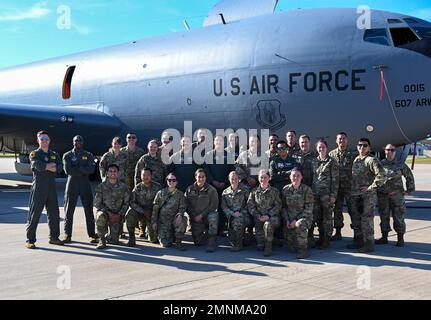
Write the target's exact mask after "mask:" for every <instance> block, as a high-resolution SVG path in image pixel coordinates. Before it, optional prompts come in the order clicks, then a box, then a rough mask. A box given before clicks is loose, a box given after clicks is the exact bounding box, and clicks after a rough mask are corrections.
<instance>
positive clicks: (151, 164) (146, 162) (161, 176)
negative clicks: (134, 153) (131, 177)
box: [135, 140, 168, 186]
mask: <svg viewBox="0 0 431 320" xmlns="http://www.w3.org/2000/svg"><path fill="white" fill-rule="evenodd" d="M157 151H158V144H157V141H156V140H151V141H150V142H148V153H147V154H145V155H143V156H142V157H141V159H139V161H138V163H137V164H136V169H135V185H138V183H140V182H141V171H142V169H144V168H149V169H151V171H152V172H153V175H152V176H153V181H154V182H157V183H158V184H160V185H161V186H164V185H165V178H166V175H167V174H168V167H167V166H166V165H165V164H164V163H163V161H162V159H161V158H160V157H158V156H157Z"/></svg>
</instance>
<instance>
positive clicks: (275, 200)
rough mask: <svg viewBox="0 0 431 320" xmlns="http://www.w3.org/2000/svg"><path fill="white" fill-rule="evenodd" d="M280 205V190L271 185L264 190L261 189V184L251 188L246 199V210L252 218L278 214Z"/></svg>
mask: <svg viewBox="0 0 431 320" xmlns="http://www.w3.org/2000/svg"><path fill="white" fill-rule="evenodd" d="M281 207H282V204H281V199H280V192H279V191H278V190H277V189H276V188H274V187H271V186H269V187H268V188H267V189H266V190H263V189H262V187H261V186H258V187H257V188H255V189H253V191H252V192H251V193H250V196H249V197H248V201H247V208H248V212H250V214H251V215H252V216H253V217H254V218H259V217H261V216H265V215H268V216H270V217H274V216H279V215H280V211H281Z"/></svg>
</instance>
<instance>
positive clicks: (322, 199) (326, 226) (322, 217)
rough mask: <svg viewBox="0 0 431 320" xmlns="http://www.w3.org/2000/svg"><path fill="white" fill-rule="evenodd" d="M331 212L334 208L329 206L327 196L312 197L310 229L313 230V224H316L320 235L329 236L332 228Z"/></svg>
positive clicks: (328, 197) (332, 218)
mask: <svg viewBox="0 0 431 320" xmlns="http://www.w3.org/2000/svg"><path fill="white" fill-rule="evenodd" d="M333 211H334V206H333V205H331V199H330V196H329V194H323V195H314V206H313V220H314V221H313V224H312V228H313V229H314V224H317V227H318V228H319V232H320V233H323V234H324V235H326V236H331V235H332V229H333V228H334V216H333Z"/></svg>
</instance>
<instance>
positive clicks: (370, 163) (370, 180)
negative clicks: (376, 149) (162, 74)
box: [351, 155, 386, 196]
mask: <svg viewBox="0 0 431 320" xmlns="http://www.w3.org/2000/svg"><path fill="white" fill-rule="evenodd" d="M385 182H386V174H385V170H384V169H383V167H382V164H381V163H380V161H379V160H377V159H376V158H374V157H371V156H369V155H367V156H365V157H363V158H362V157H361V156H357V157H356V159H355V161H353V166H352V192H351V195H352V196H356V195H361V194H363V192H362V191H361V189H362V188H368V190H369V191H376V189H377V188H378V187H381V186H383V185H384V184H385Z"/></svg>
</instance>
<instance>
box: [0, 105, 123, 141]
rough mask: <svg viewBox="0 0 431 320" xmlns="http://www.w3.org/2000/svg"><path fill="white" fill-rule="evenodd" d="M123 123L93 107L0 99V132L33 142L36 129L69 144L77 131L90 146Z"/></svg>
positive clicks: (2, 134) (114, 131) (1, 134)
mask: <svg viewBox="0 0 431 320" xmlns="http://www.w3.org/2000/svg"><path fill="white" fill-rule="evenodd" d="M121 127H122V123H121V122H120V121H119V120H118V119H117V118H116V117H115V116H111V115H108V114H106V113H104V112H102V111H99V110H97V109H95V108H92V107H85V106H82V107H68V106H40V105H17V104H7V103H0V136H2V137H7V138H9V139H10V138H14V139H15V138H16V139H19V140H23V141H25V142H26V143H29V142H30V143H34V142H35V140H36V138H35V137H36V133H37V132H38V131H40V130H48V131H49V134H50V136H51V137H52V138H53V140H54V141H56V145H60V144H67V145H68V147H69V146H70V145H71V141H72V138H73V136H75V135H77V134H80V135H82V136H84V138H85V139H86V145H88V142H90V144H91V145H92V146H93V147H95V148H96V147H97V146H98V145H101V144H103V143H105V142H106V140H109V139H111V138H112V137H113V136H115V134H117V133H118V132H119V131H120V129H121Z"/></svg>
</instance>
